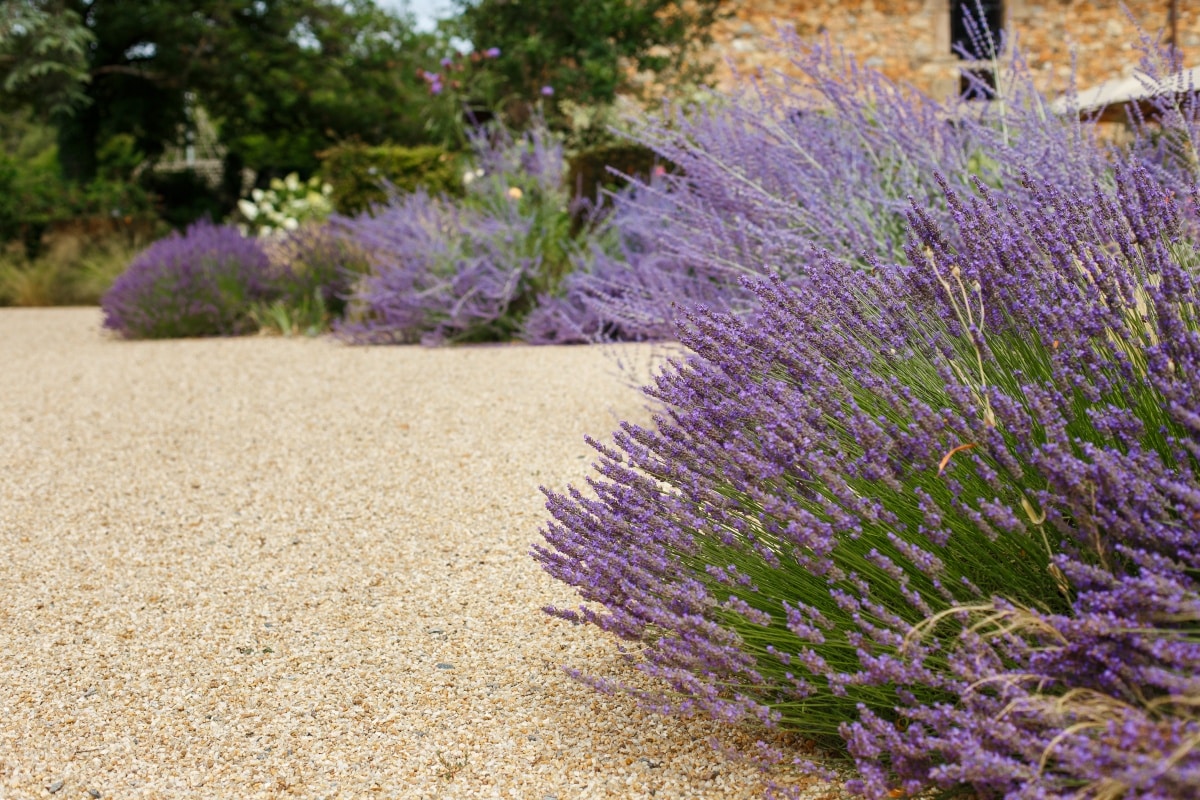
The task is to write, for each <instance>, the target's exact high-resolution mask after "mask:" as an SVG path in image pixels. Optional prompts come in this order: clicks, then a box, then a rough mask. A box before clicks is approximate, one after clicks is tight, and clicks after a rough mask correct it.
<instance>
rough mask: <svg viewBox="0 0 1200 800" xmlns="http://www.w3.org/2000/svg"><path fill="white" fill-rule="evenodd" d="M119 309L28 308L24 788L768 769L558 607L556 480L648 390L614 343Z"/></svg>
mask: <svg viewBox="0 0 1200 800" xmlns="http://www.w3.org/2000/svg"><path fill="white" fill-rule="evenodd" d="M99 319H100V317H99V313H98V312H97V311H96V310H95V309H48V310H23V309H0V630H2V631H3V635H2V638H0V797H3V798H5V799H6V800H7V798H26V797H29V798H36V797H50V796H56V797H64V798H65V797H69V798H87V797H88V796H89V794H90V796H92V797H113V798H131V797H155V798H170V797H189V798H195V797H204V798H218V797H220V798H243V797H258V796H262V797H277V796H286V795H294V796H300V797H398V798H409V797H413V798H416V797H446V798H457V797H462V798H474V797H512V798H522V800H523V799H524V798H531V799H532V800H547V799H548V798H556V799H557V800H573V798H590V797H621V798H637V797H650V796H655V797H657V798H664V797H668V798H676V797H688V798H692V797H695V798H707V797H712V798H736V797H757V796H761V792H762V791H763V788H764V785H765V779H764V777H763V776H762V775H760V774H759V773H758V772H757V771H756V770H755V769H754V768H752V767H750V766H748V765H745V764H737V763H732V762H729V761H726V760H724V759H723V758H722V757H721V756H720V755H718V754H717V753H716V752H714V751H713V749H712V748H711V746H710V744H709V739H710V738H711V737H712V736H713V735H714V734H718V735H720V736H721V737H722V738H723V740H724V741H725V742H727V743H732V744H738V743H742V744H744V743H745V742H744V741H740V740H739V739H738V738H737V734H736V733H731V732H727V731H723V730H720V729H718V728H717V727H715V726H713V725H711V724H708V723H703V722H700V721H685V720H677V719H664V718H661V717H658V716H655V715H652V714H643V713H641V712H639V711H638V710H637V709H636V707H635V705H634V703H633V702H632V701H630V700H629V699H627V698H625V697H607V696H603V695H600V694H597V693H595V692H593V691H592V690H590V689H587V688H585V687H582V686H580V685H578V684H576V683H574V682H573V681H572V680H571V679H570V678H569V677H567V676H566V675H564V673H563V671H562V666H563V665H572V666H576V667H582V668H585V669H587V670H589V671H591V672H593V673H595V674H606V675H620V676H628V675H629V674H630V673H631V670H630V668H629V667H627V666H626V665H624V664H623V663H622V662H621V661H620V660H619V657H618V656H617V653H616V647H615V644H614V643H613V642H612V641H611V640H609V639H607V638H605V637H604V636H602V635H600V634H599V633H598V632H596V631H593V630H591V629H581V628H574V627H572V626H570V625H569V624H566V623H563V622H561V621H558V620H554V619H551V618H549V617H547V616H546V615H544V614H542V613H541V612H540V611H539V609H540V607H541V606H543V605H545V604H547V603H558V604H569V603H571V602H572V598H573V595H572V593H571V591H570V590H569V589H568V588H567V587H565V586H563V585H561V584H558V583H556V582H554V581H552V580H550V579H549V578H547V577H545V576H544V575H543V574H542V573H541V571H540V569H539V568H538V567H537V565H536V564H534V563H533V562H532V560H531V559H530V558H529V557H528V550H529V545H530V543H531V542H532V541H534V540H535V539H536V538H537V530H538V527H539V525H540V523H541V521H542V519H543V517H544V511H543V508H542V502H543V501H542V497H541V495H540V493H539V492H538V490H537V487H538V485H539V484H546V485H551V486H556V487H562V486H564V485H565V484H566V483H567V482H579V481H580V480H581V478H582V477H583V476H584V475H586V474H587V470H588V465H589V463H590V460H591V455H590V450H589V448H588V447H587V445H586V444H585V443H584V442H583V440H582V439H583V435H584V434H585V433H592V434H599V435H603V434H606V433H607V432H608V431H610V430H612V428H613V427H614V423H615V420H616V418H617V417H624V418H629V417H637V416H641V415H644V413H645V412H644V411H643V410H642V400H641V398H640V397H639V395H638V394H637V393H636V392H635V391H633V389H631V388H630V387H629V386H628V385H626V384H625V382H624V381H623V380H622V378H620V377H619V375H618V374H617V373H616V370H615V367H614V364H613V361H612V359H611V358H610V357H607V355H606V353H604V352H602V351H601V350H599V349H595V348H529V347H495V348H461V349H440V350H428V349H422V348H416V347H406V348H350V347H345V346H341V345H338V344H336V343H333V342H330V341H325V340H291V339H272V338H247V339H227V340H187V341H173V342H119V341H115V340H113V339H110V338H108V337H107V336H105V335H104V334H102V333H101V332H100V330H99ZM625 353H626V355H627V356H632V357H635V358H644V357H645V355H646V351H645V350H639V349H637V348H631V349H628V350H626V351H625ZM779 777H780V776H776V778H777V779H778V778H779ZM783 778H784V779H787V778H788V776H783ZM790 780H791V781H792V782H793V783H795V782H796V781H802V780H803V779H798V778H794V777H793V778H791V779H790ZM814 789H815V790H817V791H815V792H814V794H813V796H822V795H823V794H825V790H820V789H819V787H814Z"/></svg>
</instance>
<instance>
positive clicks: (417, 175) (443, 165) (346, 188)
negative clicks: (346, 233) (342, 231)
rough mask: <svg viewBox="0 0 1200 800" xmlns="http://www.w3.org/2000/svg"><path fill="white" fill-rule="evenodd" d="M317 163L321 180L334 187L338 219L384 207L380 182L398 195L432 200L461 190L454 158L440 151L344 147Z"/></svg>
mask: <svg viewBox="0 0 1200 800" xmlns="http://www.w3.org/2000/svg"><path fill="white" fill-rule="evenodd" d="M321 159H322V162H321V178H322V179H323V180H324V181H326V182H328V183H329V184H331V185H332V186H333V196H332V199H333V207H334V209H335V210H336V211H337V212H338V213H340V214H360V213H362V212H363V211H366V210H367V209H369V208H370V207H371V206H372V205H373V204H376V203H384V202H386V201H387V199H388V195H387V189H386V188H385V182H386V183H390V184H392V185H393V186H395V187H396V188H397V189H399V190H400V191H401V192H412V191H415V190H416V189H418V188H424V189H425V190H426V191H427V192H429V193H430V194H433V195H437V194H449V195H461V194H462V190H463V187H462V175H461V168H460V164H459V163H458V162H459V159H458V158H457V156H455V154H453V153H451V152H449V151H447V150H445V149H443V148H441V147H434V146H423V147H396V146H388V145H384V146H378V147H368V146H366V145H361V144H343V145H338V146H337V147H334V148H331V149H329V150H326V151H325V152H323V153H322V154H321Z"/></svg>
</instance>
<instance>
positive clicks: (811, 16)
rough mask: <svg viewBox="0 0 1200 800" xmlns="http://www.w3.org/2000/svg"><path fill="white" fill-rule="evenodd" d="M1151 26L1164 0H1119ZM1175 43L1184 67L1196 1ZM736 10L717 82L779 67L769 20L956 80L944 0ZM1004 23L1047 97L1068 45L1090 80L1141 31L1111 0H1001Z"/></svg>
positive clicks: (1062, 72)
mask: <svg viewBox="0 0 1200 800" xmlns="http://www.w3.org/2000/svg"><path fill="white" fill-rule="evenodd" d="M1125 5H1126V6H1128V8H1129V10H1130V12H1131V13H1132V14H1133V16H1134V17H1135V18H1136V19H1137V20H1138V21H1139V23H1140V24H1141V25H1142V27H1143V28H1145V29H1146V30H1147V31H1148V32H1149V33H1150V34H1151V35H1154V34H1156V33H1157V32H1159V31H1160V30H1163V29H1165V28H1166V26H1167V18H1168V9H1169V6H1170V3H1169V0H1125ZM1178 6H1179V21H1178V31H1179V40H1178V45H1179V47H1180V49H1181V50H1182V52H1183V55H1184V63H1185V65H1186V66H1195V65H1197V64H1200V0H1178ZM733 7H734V9H735V15H734V17H732V18H731V19H728V20H725V21H723V22H721V23H719V24H718V26H717V28H716V29H715V31H714V33H715V38H716V41H717V44H716V46H715V47H714V54H715V55H716V56H717V58H718V59H720V60H721V61H722V64H721V65H720V66H718V69H717V77H718V81H719V82H721V83H723V84H727V83H728V82H729V81H730V80H731V73H730V70H729V69H728V67H726V66H725V64H724V61H725V59H732V60H733V61H734V63H735V64H736V65H737V68H738V69H739V70H744V71H753V70H755V69H757V68H759V67H762V68H764V69H768V70H770V69H786V60H785V59H783V58H781V57H780V56H779V55H778V54H777V53H775V52H773V51H772V49H771V48H770V46H769V45H767V44H766V43H765V42H764V41H763V39H762V37H763V36H764V35H766V36H769V35H771V34H772V32H773V30H774V27H773V23H774V22H775V21H780V22H784V23H790V24H792V25H795V27H796V31H797V33H799V34H800V35H801V36H802V37H804V38H806V39H811V38H815V37H822V36H825V35H826V34H828V35H829V37H830V39H831V40H832V41H833V42H834V43H835V44H839V45H841V46H843V47H845V48H846V49H847V50H848V51H849V52H850V53H852V54H853V55H854V56H855V57H856V58H857V59H858V61H859V62H860V63H863V64H866V65H867V66H870V67H874V68H876V69H879V70H880V71H881V72H883V73H885V74H886V75H888V76H889V77H891V78H893V79H896V80H900V81H903V82H908V83H911V84H913V85H915V86H917V87H918V88H920V89H922V90H923V91H925V92H929V93H930V94H933V95H934V96H935V97H939V98H940V97H944V96H946V95H947V94H949V93H951V92H954V91H956V90H957V88H958V71H959V68H960V66H961V62H959V61H958V59H956V58H954V57H953V56H952V55H951V54H950V22H949V20H950V9H949V0H733ZM1005 16H1006V19H1007V25H1008V27H1009V28H1010V29H1011V30H1013V31H1015V32H1016V33H1017V36H1018V37H1019V41H1020V46H1021V49H1022V50H1023V51H1024V52H1025V53H1026V54H1027V58H1028V61H1029V64H1030V67H1031V68H1032V70H1033V72H1034V74H1035V76H1036V79H1037V82H1038V84H1039V88H1041V89H1042V91H1043V92H1046V93H1047V94H1049V95H1051V96H1054V95H1056V94H1057V93H1059V92H1061V91H1062V90H1063V89H1064V88H1065V87H1066V85H1067V79H1068V76H1069V75H1070V64H1071V52H1072V49H1073V50H1074V52H1075V53H1076V57H1077V72H1078V86H1079V88H1081V89H1087V88H1089V87H1092V86H1095V85H1097V84H1099V83H1102V82H1104V81H1106V80H1109V79H1112V78H1121V77H1126V76H1128V75H1129V74H1131V73H1132V71H1133V69H1134V67H1135V66H1136V65H1137V62H1138V59H1139V57H1140V55H1139V53H1138V52H1137V49H1136V43H1137V41H1138V34H1137V31H1136V29H1135V28H1134V26H1133V24H1132V23H1130V21H1129V19H1128V18H1127V17H1126V16H1125V14H1124V13H1123V12H1122V11H1121V8H1120V3H1119V2H1117V0H1109V1H1108V2H1105V0H1040V1H1039V2H1035V1H1034V0H1008V2H1007V3H1005Z"/></svg>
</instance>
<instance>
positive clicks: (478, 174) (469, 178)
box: [462, 169, 484, 186]
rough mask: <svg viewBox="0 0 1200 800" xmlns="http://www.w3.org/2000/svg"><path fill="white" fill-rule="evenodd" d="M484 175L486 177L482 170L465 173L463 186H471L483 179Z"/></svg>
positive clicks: (470, 170)
mask: <svg viewBox="0 0 1200 800" xmlns="http://www.w3.org/2000/svg"><path fill="white" fill-rule="evenodd" d="M483 175H484V172H483V170H482V169H469V170H467V171H466V172H465V173H463V177H462V182H463V186H470V185H471V184H472V183H474V182H475V181H476V180H478V179H479V178H482V177H483Z"/></svg>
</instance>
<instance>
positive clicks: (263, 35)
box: [0, 0, 436, 183]
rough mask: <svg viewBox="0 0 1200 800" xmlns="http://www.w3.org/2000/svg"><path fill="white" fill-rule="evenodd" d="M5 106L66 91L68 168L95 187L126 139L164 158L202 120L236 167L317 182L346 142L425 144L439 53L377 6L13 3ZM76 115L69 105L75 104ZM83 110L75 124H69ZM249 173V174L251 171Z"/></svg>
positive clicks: (202, 0) (2, 60) (59, 122)
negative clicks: (321, 164) (211, 123)
mask: <svg viewBox="0 0 1200 800" xmlns="http://www.w3.org/2000/svg"><path fill="white" fill-rule="evenodd" d="M0 5H2V6H3V8H4V9H5V16H4V17H3V18H0V19H3V21H4V24H5V28H4V30H6V31H8V32H9V33H8V35H7V36H6V37H5V38H4V41H3V42H0V70H2V71H0V77H3V79H4V83H3V85H2V86H0V93H2V94H3V95H4V100H5V101H6V102H7V103H9V105H12V104H20V103H22V102H25V103H29V102H32V101H33V97H34V96H36V95H41V96H46V93H45V92H43V91H42V90H41V88H40V87H41V84H40V83H39V81H41V82H43V83H44V82H46V81H50V80H51V79H53V81H54V82H55V83H54V85H55V86H56V87H58V88H59V90H60V92H59V94H60V96H61V97H64V98H66V100H64V101H60V102H59V105H58V113H55V114H54V115H53V117H52V121H53V123H54V125H55V126H56V128H57V130H58V144H59V160H60V163H61V165H62V169H63V172H64V174H65V176H66V177H67V178H69V179H70V180H72V181H74V182H76V183H87V182H88V181H90V180H92V179H93V178H94V177H95V176H96V174H97V153H98V152H99V150H100V148H101V147H102V146H103V145H104V144H105V142H107V141H108V140H110V139H111V138H112V137H113V136H116V135H119V134H127V135H130V136H132V137H133V138H134V144H135V147H136V149H137V150H138V151H140V152H142V153H145V154H146V156H147V157H149V158H151V159H154V158H156V157H158V156H161V155H162V153H163V152H164V151H165V149H166V148H167V147H169V146H170V145H171V144H173V143H177V142H178V140H179V138H180V133H181V131H183V130H185V129H186V127H187V124H188V118H189V117H188V114H189V109H190V108H191V107H192V106H193V105H194V104H199V105H202V106H203V107H204V108H206V109H207V111H208V112H209V114H210V115H211V116H212V118H214V119H215V120H216V121H217V123H218V129H219V133H220V137H221V140H222V143H223V144H224V145H225V146H226V147H227V148H228V150H229V153H230V159H231V161H232V162H236V163H235V164H234V166H237V165H240V164H244V165H247V166H250V167H253V168H255V169H257V170H262V171H265V172H266V173H267V174H278V173H280V172H286V171H289V170H298V171H300V172H304V173H308V172H311V171H313V170H314V169H315V168H316V166H317V157H316V153H317V152H318V151H320V150H321V149H323V148H325V147H328V146H330V145H331V144H333V143H335V142H338V141H342V140H345V139H357V140H360V141H363V142H366V143H371V144H374V143H381V142H384V141H395V142H398V143H417V142H419V141H421V140H422V136H423V130H424V128H423V124H424V123H423V121H422V120H421V119H420V117H419V114H416V113H413V112H414V108H415V107H416V106H415V104H416V103H419V102H420V100H421V99H422V98H424V97H425V96H426V93H425V88H424V87H423V85H422V84H421V82H420V80H419V79H418V78H417V77H416V74H415V70H416V65H417V64H418V63H422V62H425V61H428V60H429V58H430V57H431V52H432V50H434V49H436V42H435V40H433V39H432V37H428V36H420V35H418V34H415V33H414V32H413V31H412V26H411V24H410V23H409V21H408V20H407V19H404V18H401V17H397V16H394V15H390V14H387V13H385V12H383V11H382V10H380V9H378V8H377V7H376V6H375V5H374V4H373V3H372V2H370V0H139V2H137V3H131V2H128V0H0ZM64 103H65V105H64ZM67 111H70V112H72V113H66V112H67ZM239 171H240V169H239Z"/></svg>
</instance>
